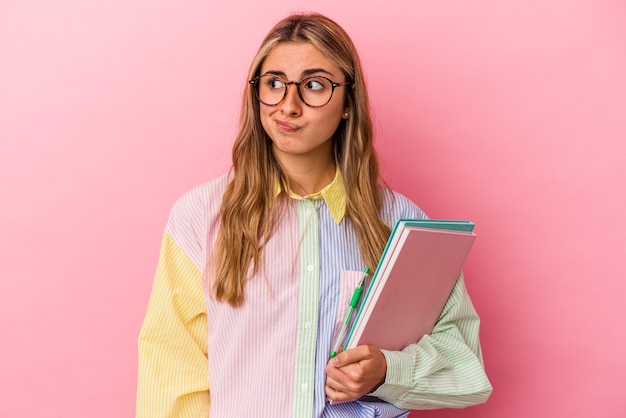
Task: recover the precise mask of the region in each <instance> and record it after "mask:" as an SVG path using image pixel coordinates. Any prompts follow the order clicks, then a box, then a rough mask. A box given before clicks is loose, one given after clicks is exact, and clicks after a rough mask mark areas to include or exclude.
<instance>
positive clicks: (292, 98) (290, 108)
mask: <svg viewBox="0 0 626 418" xmlns="http://www.w3.org/2000/svg"><path fill="white" fill-rule="evenodd" d="M286 88H287V94H285V98H284V99H283V101H282V103H281V108H282V111H283V113H285V114H287V115H299V114H300V112H302V105H303V104H304V103H302V99H300V95H299V94H298V85H297V84H296V83H295V81H291V82H289V83H287V86H286Z"/></svg>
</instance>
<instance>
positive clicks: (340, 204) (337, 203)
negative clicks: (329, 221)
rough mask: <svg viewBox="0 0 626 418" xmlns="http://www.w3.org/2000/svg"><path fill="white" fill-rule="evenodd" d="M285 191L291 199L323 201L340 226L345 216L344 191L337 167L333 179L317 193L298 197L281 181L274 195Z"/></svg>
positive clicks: (277, 184)
mask: <svg viewBox="0 0 626 418" xmlns="http://www.w3.org/2000/svg"><path fill="white" fill-rule="evenodd" d="M283 190H285V191H286V192H287V194H288V195H289V197H291V198H293V199H308V200H317V199H323V200H324V202H325V203H326V206H328V209H329V210H330V214H331V215H332V216H333V219H334V220H335V222H336V223H337V224H340V223H341V221H342V219H343V217H344V216H345V214H346V189H345V187H344V183H343V177H342V175H341V172H340V171H339V167H337V171H336V172H335V178H334V179H333V181H331V182H330V184H329V185H328V186H326V187H324V188H323V189H322V190H320V191H319V192H317V193H312V194H309V195H306V196H300V195H298V194H296V193H294V192H293V191H292V190H291V189H289V187H287V185H286V184H283V182H282V181H277V182H276V195H277V196H278V194H279V193H280V192H281V191H283Z"/></svg>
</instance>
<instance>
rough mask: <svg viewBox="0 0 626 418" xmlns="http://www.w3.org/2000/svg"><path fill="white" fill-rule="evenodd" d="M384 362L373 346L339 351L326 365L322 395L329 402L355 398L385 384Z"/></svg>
mask: <svg viewBox="0 0 626 418" xmlns="http://www.w3.org/2000/svg"><path fill="white" fill-rule="evenodd" d="M386 374H387V361H386V360H385V356H384V355H383V353H382V352H381V351H380V350H379V349H378V347H375V346H373V345H360V346H358V347H356V348H353V349H350V350H347V351H342V352H341V353H339V354H337V356H336V357H334V358H332V359H330V360H329V361H328V364H327V365H326V396H328V398H329V399H330V400H331V401H333V402H349V401H355V400H357V399H359V398H360V397H361V396H363V395H365V394H366V393H370V392H371V391H372V389H374V388H375V387H377V386H378V385H380V384H382V383H383V382H384V381H385V375H386Z"/></svg>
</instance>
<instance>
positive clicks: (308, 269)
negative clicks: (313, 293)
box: [306, 264, 313, 273]
mask: <svg viewBox="0 0 626 418" xmlns="http://www.w3.org/2000/svg"><path fill="white" fill-rule="evenodd" d="M306 271H308V272H309V273H310V272H312V271H313V265H312V264H309V265H308V266H307V268H306Z"/></svg>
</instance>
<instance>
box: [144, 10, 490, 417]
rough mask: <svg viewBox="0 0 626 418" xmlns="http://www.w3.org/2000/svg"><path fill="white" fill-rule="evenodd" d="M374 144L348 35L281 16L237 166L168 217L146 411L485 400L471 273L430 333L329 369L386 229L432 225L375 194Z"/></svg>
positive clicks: (264, 56)
mask: <svg viewBox="0 0 626 418" xmlns="http://www.w3.org/2000/svg"><path fill="white" fill-rule="evenodd" d="M372 140H373V132H372V125H371V120H370V114H369V108H368V98H367V90H366V87H365V82H364V80H363V73H362V71H361V67H360V63H359V59H358V55H357V52H356V50H355V48H354V45H353V44H352V42H351V40H350V39H349V37H348V35H347V34H346V33H345V32H344V30H343V29H342V28H341V27H339V26H338V25H337V24H336V23H335V22H333V21H332V20H330V19H328V18H326V17H324V16H321V15H318V14H307V15H293V16H290V17H288V18H286V19H284V20H282V21H281V22H279V23H278V24H277V25H276V26H275V27H274V28H273V29H272V30H271V31H270V33H269V34H268V35H267V37H266V38H265V40H264V41H263V44H262V45H261V48H260V49H259V52H258V54H257V56H256V57H255V59H254V61H253V63H252V66H251V69H250V73H249V84H248V87H247V90H246V92H245V95H244V99H243V105H242V112H241V125H240V129H239V134H238V136H237V139H236V141H235V144H234V147H233V152H232V159H233V167H232V170H231V172H230V173H228V174H225V175H223V176H221V177H219V178H217V179H215V180H213V181H211V182H209V183H207V184H204V185H202V186H200V187H198V188H196V189H194V190H192V191H190V192H189V193H187V194H186V195H184V196H183V197H182V198H181V199H180V200H179V201H178V202H177V203H176V204H175V206H174V208H173V209H172V212H171V215H170V219H169V221H168V223H167V227H166V231H165V234H164V238H163V244H162V249H161V256H160V261H159V265H158V269H157V274H156V278H155V283H154V288H153V291H152V295H151V298H150V303H149V307H148V311H147V314H146V318H145V322H144V325H143V327H142V330H141V334H140V337H139V363H140V364H139V384H138V405H137V416H138V417H146V418H148V417H149V418H157V417H208V416H211V417H212V418H216V417H229V418H231V417H271V418H276V417H321V416H323V417H375V416H376V417H399V416H406V415H408V410H410V409H430V408H440V407H463V406H467V405H471V404H476V403H481V402H484V401H485V400H486V399H487V397H488V396H489V394H490V392H491V386H490V384H489V381H488V379H487V377H486V376H485V373H484V369H483V364H482V358H481V353H480V346H479V340H478V322H479V320H478V317H477V315H476V313H475V311H474V309H473V307H472V304H471V302H470V299H469V296H468V295H467V292H466V290H465V286H464V283H463V278H462V277H460V278H459V280H458V281H457V284H456V286H455V288H454V290H453V291H452V294H451V295H450V298H449V300H448V302H447V304H446V306H445V308H444V310H443V312H442V314H441V317H440V319H439V321H438V323H437V325H436V326H435V329H434V330H433V332H432V334H431V335H427V336H425V337H423V338H422V339H421V340H420V341H419V342H418V341H416V342H415V344H412V345H410V346H408V347H406V348H405V349H404V350H403V351H399V352H393V351H386V350H381V349H379V348H378V347H374V346H359V347H357V348H354V349H351V350H347V351H344V352H341V353H340V354H339V355H337V356H336V357H335V358H333V359H332V360H331V361H328V358H329V357H328V356H329V352H330V351H331V346H332V344H333V337H334V335H335V334H336V333H337V329H338V324H340V323H341V321H342V319H343V315H344V314H343V309H344V308H345V307H346V306H347V305H348V301H349V298H350V296H351V293H352V291H353V290H354V288H355V287H356V285H357V283H358V281H359V280H360V278H361V276H362V273H361V271H362V270H363V267H364V266H376V265H377V263H378V259H379V257H380V256H381V254H382V251H383V248H384V246H385V243H386V241H387V238H388V237H389V234H390V225H393V224H394V222H395V221H396V220H397V219H398V218H424V217H425V215H424V213H423V212H422V211H421V210H420V209H419V208H418V207H417V206H416V205H415V204H413V203H412V202H411V201H409V200H408V199H406V198H405V197H403V196H402V195H400V194H397V193H395V192H393V191H391V190H389V189H387V188H385V187H384V186H381V185H379V183H378V181H379V175H378V165H377V159H376V153H375V150H374V148H373V145H372ZM364 395H369V396H367V397H365V398H364V397H363V396H364Z"/></svg>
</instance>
